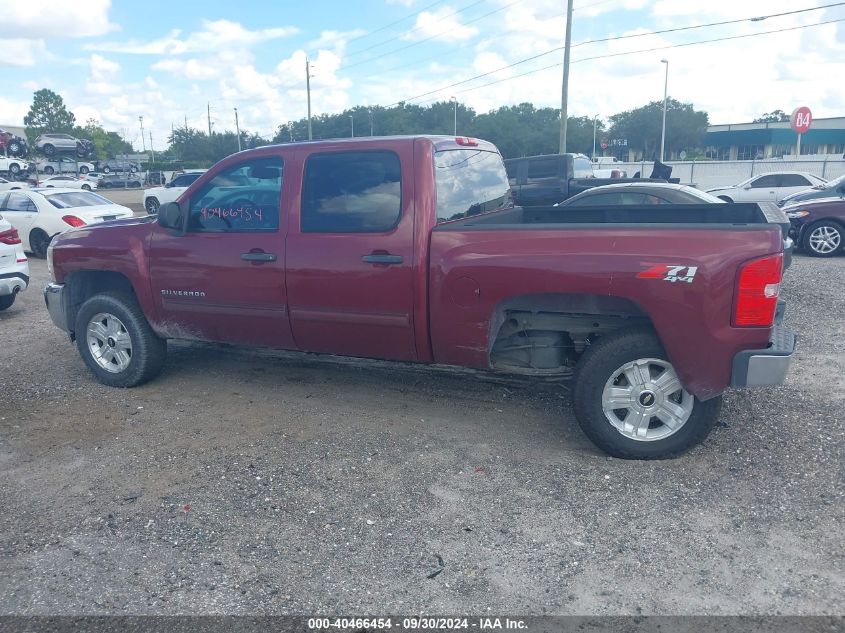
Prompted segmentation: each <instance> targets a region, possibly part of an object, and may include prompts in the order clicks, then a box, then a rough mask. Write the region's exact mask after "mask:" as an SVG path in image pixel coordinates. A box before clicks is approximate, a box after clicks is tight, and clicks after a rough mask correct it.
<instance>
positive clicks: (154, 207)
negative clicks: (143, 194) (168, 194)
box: [144, 197, 161, 215]
mask: <svg viewBox="0 0 845 633" xmlns="http://www.w3.org/2000/svg"><path fill="white" fill-rule="evenodd" d="M144 206H145V207H146V208H147V213H149V214H150V215H155V214H156V213H158V212H159V209H160V208H161V205H160V204H159V202H158V198H156V197H150V198H147V201H146V202H145V203H144Z"/></svg>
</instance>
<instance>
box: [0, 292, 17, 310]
mask: <svg viewBox="0 0 845 633" xmlns="http://www.w3.org/2000/svg"><path fill="white" fill-rule="evenodd" d="M14 302H15V293H14V292H13V293H12V294H10V295H3V296H2V297H0V311H2V310H8V309H9V308H11V307H12V304H13V303H14Z"/></svg>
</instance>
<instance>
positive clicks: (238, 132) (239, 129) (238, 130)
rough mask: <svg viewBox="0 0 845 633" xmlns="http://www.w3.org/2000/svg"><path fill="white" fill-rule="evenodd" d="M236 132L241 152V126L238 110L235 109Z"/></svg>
mask: <svg viewBox="0 0 845 633" xmlns="http://www.w3.org/2000/svg"><path fill="white" fill-rule="evenodd" d="M235 131H236V132H237V134H238V151H241V126H240V125H239V124H238V109H237V108H235Z"/></svg>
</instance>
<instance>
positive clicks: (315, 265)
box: [286, 142, 416, 360]
mask: <svg viewBox="0 0 845 633" xmlns="http://www.w3.org/2000/svg"><path fill="white" fill-rule="evenodd" d="M394 147H395V148H396V149H395V150H386V149H373V150H355V151H347V150H331V151H330V150H326V151H319V150H318V151H310V150H302V151H300V153H299V154H298V157H300V158H301V160H302V166H301V169H302V172H301V173H302V189H301V190H302V195H301V202H300V208H299V209H295V210H293V213H292V215H291V223H290V226H289V228H288V240H287V267H286V270H287V284H288V301H289V303H290V317H291V326H292V328H293V337H294V340H295V341H296V344H297V346H298V347H299V348H300V349H303V350H307V351H312V352H330V353H334V354H343V355H348V356H362V357H370V358H382V359H391V360H414V359H415V358H416V349H415V345H414V336H413V322H412V313H413V311H412V308H413V278H412V263H413V252H414V251H413V244H414V240H413V236H414V204H413V201H414V180H413V153H412V149H413V146H412V144H411V143H408V142H403V143H397V144H395V145H394Z"/></svg>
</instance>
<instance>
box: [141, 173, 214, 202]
mask: <svg viewBox="0 0 845 633" xmlns="http://www.w3.org/2000/svg"><path fill="white" fill-rule="evenodd" d="M205 171H206V170H205V169H197V170H192V171H185V172H183V173H181V174H178V175H175V176H174V178H173V180H171V181H170V182H169V183H167V184H166V185H164V186H163V187H153V188H152V189H147V190H146V191H145V192H144V208H145V209H146V210H147V212H148V213H158V210H159V209H160V208H161V207H162V206H163V205H165V204H167V203H168V202H175V201H176V198H178V197H179V196H180V195H182V192H183V191H185V189H187V188H188V187H190V186H191V185H192V184H193V182H194V181H195V180H196V179H197V178H199V177H200V176H202V175H203V174H204V173H205Z"/></svg>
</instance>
